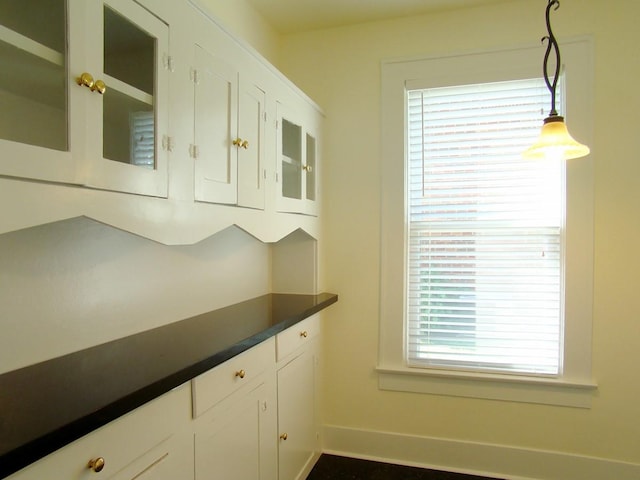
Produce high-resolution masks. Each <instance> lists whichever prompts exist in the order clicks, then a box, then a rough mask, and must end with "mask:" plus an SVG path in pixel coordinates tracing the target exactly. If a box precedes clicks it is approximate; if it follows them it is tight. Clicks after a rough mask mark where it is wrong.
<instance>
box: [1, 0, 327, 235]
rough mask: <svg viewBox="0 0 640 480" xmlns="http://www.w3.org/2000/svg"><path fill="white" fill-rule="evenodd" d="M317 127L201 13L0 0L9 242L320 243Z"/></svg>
mask: <svg viewBox="0 0 640 480" xmlns="http://www.w3.org/2000/svg"><path fill="white" fill-rule="evenodd" d="M322 121H323V118H322V113H321V112H320V110H319V108H318V106H317V105H315V104H314V103H313V101H311V100H310V99H309V98H308V97H306V96H305V95H304V93H302V92H301V91H300V90H299V89H297V88H296V87H295V85H293V84H292V83H291V82H289V81H288V80H287V79H286V78H284V77H283V76H282V75H281V74H280V73H279V72H278V71H277V70H276V69H275V68H274V67H273V66H271V65H269V64H268V63H267V62H266V61H265V60H264V59H263V58H261V57H260V55H259V54H257V53H256V52H255V51H254V50H252V49H251V48H250V47H248V46H247V45H246V44H244V43H243V42H242V40H239V39H237V38H234V37H233V36H232V35H231V34H230V33H229V32H228V31H227V30H225V29H224V27H223V26H222V25H220V24H219V23H218V21H217V20H216V19H215V18H214V17H213V16H212V15H211V14H210V13H209V12H207V10H206V9H205V8H204V7H203V6H201V5H199V3H198V1H197V0H171V1H158V0H0V204H2V205H5V207H4V209H5V210H4V211H3V212H2V215H0V234H1V233H5V232H10V231H13V230H17V229H20V228H27V227H32V226H36V225H40V224H42V223H47V222H54V221H58V220H61V219H66V218H71V217H77V216H87V217H90V218H93V219H95V220H98V221H100V222H103V223H106V224H109V225H112V226H114V227H117V228H121V229H123V230H126V231H129V232H132V233H135V234H137V235H141V236H143V237H146V238H150V239H153V240H156V241H159V242H161V243H166V244H192V243H195V242H198V241H200V240H202V239H204V238H207V237H208V236H210V235H212V234H214V233H216V232H219V231H221V230H223V229H225V228H228V227H229V226H231V225H236V226H238V227H240V228H242V229H244V230H246V231H247V232H249V233H251V234H252V235H254V236H255V237H256V238H259V239H260V240H262V241H265V242H276V241H278V240H280V239H281V238H283V237H285V236H287V235H289V234H290V233H291V232H293V231H295V230H297V229H302V230H304V231H305V232H307V233H308V234H310V235H311V236H317V235H318V232H319V228H320V225H319V222H318V221H317V218H315V217H317V216H318V212H319V197H318V195H319V192H320V185H319V181H320V177H319V172H320V171H321V170H320V169H321V161H320V157H321V150H320V149H321V137H320V127H321V125H322ZM78 186H81V187H84V188H75V187H78ZM15 204H17V205H19V208H17V209H16V208H12V206H13V205H15ZM234 207H235V208H234ZM238 207H241V208H238ZM292 214H293V215H292ZM300 214H304V215H300Z"/></svg>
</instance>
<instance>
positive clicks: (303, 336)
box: [300, 330, 309, 338]
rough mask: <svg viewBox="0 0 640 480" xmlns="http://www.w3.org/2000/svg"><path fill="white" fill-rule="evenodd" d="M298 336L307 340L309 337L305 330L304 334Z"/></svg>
mask: <svg viewBox="0 0 640 480" xmlns="http://www.w3.org/2000/svg"><path fill="white" fill-rule="evenodd" d="M300 336H301V337H302V338H307V337H308V336H309V334H308V333H307V331H306V330H305V331H304V332H300Z"/></svg>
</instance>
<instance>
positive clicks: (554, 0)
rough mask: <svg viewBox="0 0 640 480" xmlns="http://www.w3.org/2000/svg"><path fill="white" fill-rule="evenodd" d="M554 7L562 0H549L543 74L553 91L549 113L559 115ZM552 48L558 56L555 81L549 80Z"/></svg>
mask: <svg viewBox="0 0 640 480" xmlns="http://www.w3.org/2000/svg"><path fill="white" fill-rule="evenodd" d="M552 7H554V10H557V9H558V8H560V1H559V0H549V3H548V5H547V10H546V14H545V17H546V20H547V32H548V33H549V34H548V35H547V36H545V37H542V42H543V43H544V42H545V40H546V41H547V42H548V43H547V51H546V52H545V54H544V63H543V74H544V81H545V83H546V84H547V88H549V91H550V92H551V112H550V113H549V116H550V117H553V116H557V115H558V112H557V111H556V87H557V85H558V77H559V76H560V47H559V46H558V42H557V40H556V37H555V36H554V35H553V31H552V30H551V20H550V13H551V8H552ZM551 49H553V50H554V53H555V57H556V70H555V73H554V75H553V82H551V81H550V80H549V66H548V63H549V55H550V54H551Z"/></svg>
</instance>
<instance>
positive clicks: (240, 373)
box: [236, 370, 247, 378]
mask: <svg viewBox="0 0 640 480" xmlns="http://www.w3.org/2000/svg"><path fill="white" fill-rule="evenodd" d="M246 374H247V372H245V371H244V370H238V371H237V372H236V377H240V378H244V376H245V375H246Z"/></svg>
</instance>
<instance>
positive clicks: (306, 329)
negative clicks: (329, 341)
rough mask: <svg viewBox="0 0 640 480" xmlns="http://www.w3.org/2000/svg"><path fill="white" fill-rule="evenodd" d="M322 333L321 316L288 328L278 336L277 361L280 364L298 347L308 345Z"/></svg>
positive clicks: (314, 316) (313, 316)
mask: <svg viewBox="0 0 640 480" xmlns="http://www.w3.org/2000/svg"><path fill="white" fill-rule="evenodd" d="M319 333H320V316H319V315H312V316H311V317H309V318H307V319H305V320H303V321H302V322H300V323H297V324H295V325H294V326H293V327H290V328H287V329H286V330H285V331H284V332H281V333H279V334H278V335H276V360H277V361H278V362H279V361H280V360H282V359H283V358H285V357H286V356H288V355H289V354H291V353H293V352H294V351H295V350H296V349H297V348H298V347H301V346H303V345H305V344H306V343H308V342H309V341H310V340H311V339H312V338H314V337H315V336H317V335H318V334H319Z"/></svg>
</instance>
